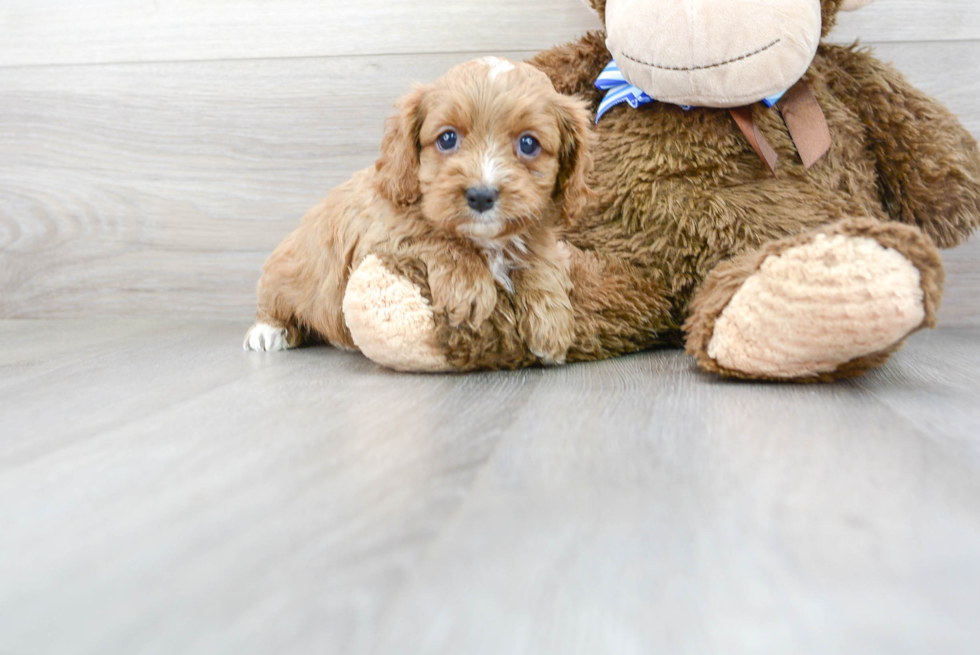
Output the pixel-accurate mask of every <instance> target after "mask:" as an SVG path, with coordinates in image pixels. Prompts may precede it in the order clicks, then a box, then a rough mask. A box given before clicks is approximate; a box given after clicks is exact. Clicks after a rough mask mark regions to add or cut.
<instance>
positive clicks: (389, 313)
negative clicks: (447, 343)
mask: <svg viewBox="0 0 980 655" xmlns="http://www.w3.org/2000/svg"><path fill="white" fill-rule="evenodd" d="M343 309H344V320H345V321H346V323H347V328H348V329H349V330H350V333H351V337H352V338H353V339H354V343H355V344H357V347H358V348H359V349H360V350H361V352H362V353H364V355H365V356H367V357H368V358H369V359H371V360H372V361H374V362H376V363H378V364H381V365H382V366H387V367H388V368H393V369H395V370H398V371H417V372H437V371H446V370H449V369H450V367H449V365H448V363H447V361H446V358H445V356H444V355H443V354H442V351H441V349H440V348H439V343H438V339H437V336H436V324H435V320H434V315H433V312H432V308H431V307H430V305H429V301H428V300H426V298H424V297H423V296H422V291H421V289H420V288H419V286H418V285H417V284H414V283H412V282H411V281H409V280H408V279H406V278H404V277H402V276H400V275H398V274H396V273H393V272H391V271H390V270H389V269H388V268H387V267H386V266H385V265H384V263H383V262H382V261H381V260H380V259H379V258H378V257H376V256H374V255H369V256H368V257H366V258H365V259H364V261H363V262H361V264H360V266H358V267H357V269H356V270H355V271H354V272H353V273H352V274H351V277H350V280H349V281H348V283H347V291H346V293H345V294H344V304H343Z"/></svg>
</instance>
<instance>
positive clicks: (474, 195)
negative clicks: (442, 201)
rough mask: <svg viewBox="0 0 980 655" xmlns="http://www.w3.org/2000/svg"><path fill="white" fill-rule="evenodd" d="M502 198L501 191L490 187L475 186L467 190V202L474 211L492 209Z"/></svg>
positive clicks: (481, 211)
mask: <svg viewBox="0 0 980 655" xmlns="http://www.w3.org/2000/svg"><path fill="white" fill-rule="evenodd" d="M499 198H500V191H498V190H497V189H491V188H489V187H474V188H472V189H467V190H466V202H467V203H468V204H469V206H470V209H472V210H473V211H477V212H480V213H481V214H482V213H483V212H487V211H490V210H491V209H493V206H494V205H495V204H496V203H497V200H498V199H499Z"/></svg>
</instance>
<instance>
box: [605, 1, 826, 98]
mask: <svg viewBox="0 0 980 655" xmlns="http://www.w3.org/2000/svg"><path fill="white" fill-rule="evenodd" d="M605 22H606V36H607V39H606V45H607V46H608V48H609V50H610V52H611V53H612V56H613V57H614V58H615V61H616V63H617V64H618V66H619V69H620V71H622V73H623V75H624V76H625V77H626V79H627V80H628V81H629V82H630V83H631V84H633V85H634V86H637V87H639V88H640V89H642V90H643V91H644V92H645V93H647V94H648V95H649V96H650V97H652V98H655V99H657V100H658V101H660V102H669V103H672V104H677V105H692V106H699V107H718V108H730V107H739V106H743V105H749V104H752V103H755V102H759V101H761V100H762V99H764V98H767V97H770V96H772V95H774V94H778V93H780V92H783V91H786V90H787V89H789V88H790V87H792V86H793V85H794V84H795V83H796V82H797V81H798V80H799V79H800V78H801V77H802V76H803V74H804V73H805V72H806V70H807V69H808V68H809V66H810V62H812V61H813V58H814V56H815V54H816V51H817V45H818V43H819V41H820V34H821V27H822V23H823V19H822V16H821V4H820V0H697V1H695V2H692V1H691V0H607V2H606V4H605Z"/></svg>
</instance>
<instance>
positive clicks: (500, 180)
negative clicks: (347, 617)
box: [244, 57, 591, 363]
mask: <svg viewBox="0 0 980 655" xmlns="http://www.w3.org/2000/svg"><path fill="white" fill-rule="evenodd" d="M398 108H399V110H400V111H399V115H398V116H395V117H393V118H392V119H390V120H389V122H388V124H387V130H386V133H385V136H384V139H383V142H382V146H381V151H382V152H381V158H380V159H379V160H378V162H377V164H376V165H375V166H374V167H373V168H369V169H366V170H363V171H361V172H359V173H357V174H356V175H355V176H354V177H353V178H352V179H351V180H349V181H348V182H346V183H345V184H343V185H341V186H340V187H338V188H337V189H335V190H334V191H333V192H332V193H331V194H330V196H329V197H328V198H327V199H326V200H324V201H323V202H321V203H320V204H319V205H317V206H316V207H315V208H314V209H313V210H311V211H310V212H309V213H308V214H307V215H306V216H305V217H304V218H303V221H302V224H301V225H300V227H299V229H297V230H296V231H295V232H293V233H292V234H290V235H289V236H288V237H286V239H285V240H284V241H283V242H282V244H280V246H279V247H278V248H277V249H276V250H275V252H273V254H272V256H271V257H269V259H268V261H266V263H265V267H264V272H263V275H262V279H261V280H260V281H259V285H258V296H259V303H258V322H256V323H255V325H253V326H252V328H251V329H250V330H249V331H248V333H247V334H246V335H245V344H244V345H245V349H246V350H284V349H286V348H292V347H295V346H298V345H300V344H301V343H302V342H303V341H304V340H308V339H310V338H311V337H319V338H322V339H323V340H325V341H327V342H329V343H330V344H332V345H334V346H338V347H344V348H355V347H356V344H355V343H354V341H353V340H352V339H351V335H350V332H349V330H348V329H347V326H346V324H345V322H344V317H343V311H342V302H343V297H344V291H345V289H346V286H347V281H348V278H349V276H350V272H351V271H352V270H353V269H355V268H357V266H358V265H359V264H360V263H361V262H362V261H363V260H364V258H366V257H368V256H369V255H378V256H380V257H382V258H384V257H385V256H387V255H389V254H390V255H394V253H396V252H397V256H398V257H399V258H402V260H404V259H405V258H406V257H409V258H412V259H413V260H414V261H416V262H418V263H420V264H421V265H422V266H424V267H425V272H426V276H427V279H428V283H429V289H430V292H431V296H432V297H431V301H432V309H433V311H435V312H446V314H447V316H448V319H449V321H450V323H451V324H453V325H460V324H462V323H464V322H466V323H469V324H470V325H474V326H475V325H479V324H480V323H482V322H483V321H484V320H486V319H487V317H488V316H489V315H490V312H491V311H492V310H493V308H494V306H495V305H496V302H497V293H498V291H499V292H505V293H511V294H513V295H514V301H515V302H514V305H515V307H516V308H517V311H518V321H519V326H518V328H519V330H520V332H521V335H522V337H523V338H524V339H525V340H526V342H527V344H528V346H529V347H530V349H531V350H532V351H533V352H534V353H535V354H536V355H537V356H538V357H540V358H541V360H542V361H543V362H545V363H561V362H563V361H564V359H565V354H566V352H567V350H568V347H569V346H570V344H571V342H572V336H573V327H574V326H573V319H572V309H571V304H570V303H569V300H568V292H569V291H570V289H571V282H570V280H569V277H568V264H567V257H565V256H563V253H562V251H561V250H560V248H559V246H558V241H557V228H558V227H559V226H560V225H563V224H567V222H568V221H569V220H570V219H571V218H573V217H574V216H575V215H576V214H577V213H578V212H579V211H580V210H581V208H582V206H583V205H584V203H585V201H586V196H587V194H588V190H587V188H586V186H585V177H586V174H587V173H588V171H589V169H590V167H591V157H590V156H589V154H588V147H587V146H588V140H589V138H590V116H589V114H588V112H587V110H586V109H585V107H584V104H583V103H582V102H580V101H578V100H576V99H573V98H569V97H566V96H562V95H560V94H558V93H557V92H556V91H555V89H554V87H553V86H552V84H551V82H550V81H549V79H548V78H547V77H546V76H545V75H544V74H543V73H541V72H539V71H538V70H537V69H535V68H533V67H531V66H528V65H526V64H520V63H514V62H509V61H505V60H501V59H497V58H494V57H487V58H485V59H480V60H477V61H472V62H469V63H466V64H462V65H460V66H456V67H455V68H453V69H452V70H450V71H449V72H448V73H447V74H446V75H445V76H443V77H442V78H440V79H439V80H438V81H436V82H435V83H434V84H432V85H430V86H423V87H418V88H416V89H415V90H414V91H413V92H411V93H410V94H409V95H407V96H406V97H404V98H402V99H401V101H400V102H399V103H398Z"/></svg>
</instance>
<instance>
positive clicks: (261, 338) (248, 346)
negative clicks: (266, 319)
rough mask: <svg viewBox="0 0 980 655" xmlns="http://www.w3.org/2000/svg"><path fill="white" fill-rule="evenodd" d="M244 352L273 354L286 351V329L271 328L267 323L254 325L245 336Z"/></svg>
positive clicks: (287, 342)
mask: <svg viewBox="0 0 980 655" xmlns="http://www.w3.org/2000/svg"><path fill="white" fill-rule="evenodd" d="M243 345H244V347H245V350H255V351H257V352H275V351H279V350H288V349H289V341H288V340H287V339H286V328H277V327H272V326H271V325H269V324H268V323H256V324H255V325H253V326H252V327H251V329H250V330H249V331H248V332H247V333H246V334H245V343H244V344H243Z"/></svg>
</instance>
